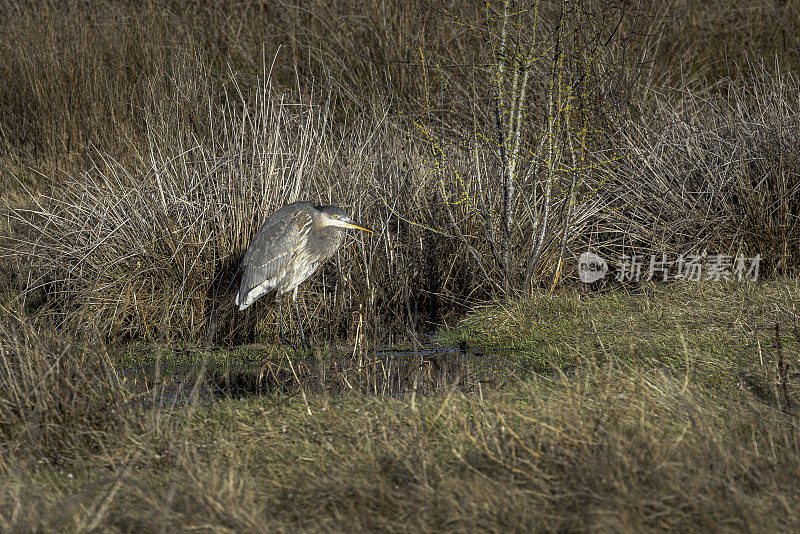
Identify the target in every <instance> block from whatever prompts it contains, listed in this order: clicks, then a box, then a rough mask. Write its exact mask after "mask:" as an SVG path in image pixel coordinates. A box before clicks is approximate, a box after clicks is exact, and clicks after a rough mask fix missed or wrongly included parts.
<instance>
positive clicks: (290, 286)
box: [236, 202, 372, 345]
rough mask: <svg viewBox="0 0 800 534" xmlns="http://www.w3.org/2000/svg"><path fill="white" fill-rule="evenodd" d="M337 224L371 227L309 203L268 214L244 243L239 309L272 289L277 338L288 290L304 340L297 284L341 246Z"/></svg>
mask: <svg viewBox="0 0 800 534" xmlns="http://www.w3.org/2000/svg"><path fill="white" fill-rule="evenodd" d="M343 228H356V229H358V230H364V231H365V232H372V230H370V229H368V228H364V227H363V226H361V225H359V224H356V223H355V222H354V221H353V220H352V219H351V218H350V217H349V216H348V215H347V213H345V212H344V210H343V209H342V208H340V207H338V206H314V205H313V204H312V203H310V202H293V203H292V204H288V205H286V206H283V207H282V208H280V209H279V210H278V211H276V212H275V213H273V214H272V215H271V216H270V218H269V219H267V221H266V222H265V223H264V224H263V225H262V226H261V228H260V229H259V230H258V232H257V233H256V236H255V237H254V238H253V242H252V243H250V247H249V248H248V249H247V252H246V253H245V255H244V260H243V261H242V267H241V270H242V281H241V283H240V284H239V292H238V293H237V294H236V304H238V305H239V310H244V309H245V308H247V307H248V306H250V305H251V304H252V303H253V302H255V301H256V300H258V299H259V298H261V297H262V296H264V295H266V294H267V293H269V292H270V291H272V290H275V291H276V293H277V297H278V298H277V299H276V300H278V325H279V337H280V340H281V341H282V342H284V343H285V342H286V338H284V336H283V309H282V308H283V299H282V298H281V297H282V296H283V294H284V293H288V292H289V291H294V295H293V297H292V299H293V300H294V307H295V310H296V312H297V319H298V321H299V322H300V338H301V340H302V343H303V344H304V345H305V344H306V337H305V333H304V332H303V322H302V319H300V306H299V305H298V303H297V286H299V285H300V284H302V283H303V282H304V281H305V280H306V279H307V278H308V277H310V276H311V275H312V274H314V272H315V271H316V270H317V269H318V268H319V266H320V265H322V264H323V263H324V262H325V260H327V259H328V258H330V257H331V256H333V255H334V254H335V253H336V251H337V250H338V248H339V247H340V246H341V244H342V241H343V238H344V232H343V231H342V229H343Z"/></svg>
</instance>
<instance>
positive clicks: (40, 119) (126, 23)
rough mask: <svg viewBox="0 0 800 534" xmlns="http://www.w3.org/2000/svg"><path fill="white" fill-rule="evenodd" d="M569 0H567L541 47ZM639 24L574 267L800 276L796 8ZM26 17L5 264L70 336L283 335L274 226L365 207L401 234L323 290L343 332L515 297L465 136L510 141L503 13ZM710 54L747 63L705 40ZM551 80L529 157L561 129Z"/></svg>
mask: <svg viewBox="0 0 800 534" xmlns="http://www.w3.org/2000/svg"><path fill="white" fill-rule="evenodd" d="M555 7H556V4H551V3H547V2H546V3H544V4H543V5H542V17H543V18H542V21H541V24H542V26H541V28H542V31H543V33H542V35H546V34H547V31H546V30H547V29H548V28H552V25H553V20H554V19H553V16H555V14H556V13H557V10H556V9H554V8H555ZM639 7H640V8H641V9H639V10H636V11H635V12H631V16H632V17H633V18H632V19H630V20H628V19H625V24H624V25H623V26H622V29H623V30H624V31H628V32H629V31H632V30H633V29H636V28H638V29H640V30H644V29H647V32H645V33H647V35H646V36H643V37H641V38H636V39H634V38H631V39H627V40H625V41H621V42H615V43H614V44H613V46H612V47H610V48H609V49H608V50H604V51H603V53H604V54H610V55H609V56H608V57H609V58H611V57H616V55H618V54H620V53H622V52H623V51H624V55H623V56H621V57H622V58H624V61H623V60H621V63H619V65H618V66H617V67H615V69H618V70H615V71H614V72H615V73H617V74H618V75H619V80H620V84H621V85H619V86H617V85H613V84H612V85H613V87H612V86H608V87H606V86H604V85H602V84H601V86H600V87H601V89H602V88H603V87H606V88H605V89H603V91H605V90H606V89H607V90H608V91H607V92H606V93H607V94H606V93H603V95H601V96H602V98H601V101H599V102H598V106H600V107H599V108H598V109H597V113H598V115H597V116H596V117H593V120H595V119H596V124H594V123H593V126H594V127H596V128H600V130H598V132H595V134H593V135H594V136H595V137H596V139H595V140H594V141H593V142H594V143H595V144H594V145H593V148H592V150H593V152H592V153H591V154H590V155H589V160H590V161H596V162H605V163H604V164H602V165H600V167H598V168H597V169H595V170H594V171H593V172H591V173H587V175H586V177H585V179H584V181H583V182H582V185H581V187H579V188H578V190H577V191H576V204H575V207H574V208H573V209H571V210H570V213H569V228H570V231H569V234H568V235H567V236H566V237H567V238H566V258H567V261H568V263H569V262H571V261H572V258H573V257H576V256H577V255H578V254H579V253H580V252H581V251H583V250H584V249H585V248H586V247H587V246H592V247H593V248H595V249H598V250H600V252H601V253H604V255H605V256H606V257H616V256H618V254H619V253H620V252H624V251H630V250H636V251H638V252H640V253H647V252H649V251H655V252H659V253H660V252H672V251H678V252H690V251H692V250H695V249H700V248H707V249H708V250H709V252H710V253H723V252H737V251H742V252H745V253H748V254H751V255H752V254H753V253H754V252H756V251H758V252H761V253H762V255H763V256H764V270H763V271H762V272H763V274H771V272H773V271H774V272H779V273H783V274H786V273H791V272H794V271H795V270H796V266H797V262H796V258H797V254H798V251H799V250H800V249H798V235H797V231H796V228H798V227H799V226H798V225H797V224H796V223H797V206H796V202H795V201H794V200H793V199H794V198H795V197H796V196H797V188H798V184H799V182H798V180H797V172H796V169H797V164H796V163H797V154H798V147H797V146H796V142H794V141H793V140H794V139H796V138H797V136H796V135H792V132H795V131H796V130H797V124H796V119H795V118H794V117H795V116H796V115H797V110H796V109H795V108H796V102H797V94H796V86H797V83H796V79H795V75H794V74H793V73H792V72H791V71H790V70H788V69H789V68H790V67H789V66H790V65H794V64H796V61H795V60H796V59H797V58H796V55H797V52H796V50H797V46H796V39H797V37H796V36H797V35H800V32H797V31H794V29H793V27H792V26H791V25H792V24H793V21H795V20H797V17H795V18H793V17H792V16H791V14H792V13H793V11H792V10H793V9H795V8H794V7H792V5H791V3H786V5H784V6H783V7H776V8H775V10H774V11H770V10H769V9H767V8H766V7H764V6H761V5H760V4H759V5H758V6H750V7H748V6H746V5H742V6H740V8H737V9H734V10H731V9H728V8H727V7H726V8H725V9H723V8H722V7H721V5H720V6H717V7H716V8H714V7H713V6H711V5H704V6H702V8H701V7H699V6H693V7H692V8H691V9H690V10H689V11H688V12H687V13H685V14H684V15H681V13H682V11H681V10H680V9H678V8H676V7H675V6H673V8H672V9H668V8H667V7H666V5H661V4H659V3H658V2H649V3H643V4H641V5H640V6H639ZM751 7H752V9H751ZM8 13H9V16H8V17H5V18H4V20H3V22H2V23H1V24H0V41H2V42H3V43H14V45H13V46H11V45H5V48H4V49H3V50H4V54H3V55H2V56H1V57H2V60H1V61H0V72H2V73H3V76H2V77H0V79H2V80H3V83H2V84H0V102H2V103H3V105H2V106H0V110H2V111H0V142H2V143H3V144H4V146H5V154H6V155H5V157H4V161H3V162H2V165H3V167H4V171H3V172H4V178H3V182H4V183H7V184H10V185H11V186H12V187H10V188H8V191H6V192H4V201H5V202H6V203H7V204H8V207H9V209H10V212H9V213H10V217H6V220H5V224H4V228H3V230H2V234H0V235H2V236H3V237H4V238H5V239H3V240H2V242H0V247H2V250H3V251H4V252H3V255H4V256H6V258H8V260H7V261H8V263H7V264H4V266H3V269H4V270H10V271H11V272H10V276H11V277H12V278H13V285H14V287H15V290H14V291H15V292H18V291H19V289H27V291H25V292H24V293H23V296H21V297H20V298H18V299H17V303H16V304H15V306H16V307H17V308H18V309H23V308H27V309H28V311H32V310H34V309H37V308H40V307H41V305H42V304H45V306H44V307H43V308H41V309H40V310H39V312H38V313H40V314H41V315H43V316H49V317H50V318H51V320H52V321H53V322H54V323H55V324H65V325H66V324H69V325H72V326H77V327H78V328H79V329H80V330H81V331H84V332H92V334H91V335H92V336H93V335H94V332H95V330H97V331H99V332H101V333H102V335H103V336H104V337H106V338H107V339H110V340H124V339H128V338H139V337H143V338H147V339H154V340H161V341H170V340H191V341H193V342H200V341H210V342H212V343H229V342H241V341H248V340H249V341H258V340H260V339H271V334H270V333H268V332H267V331H268V330H271V329H270V328H268V327H267V325H270V324H272V322H273V319H274V318H273V317H272V315H271V312H270V311H269V310H270V307H269V306H260V307H258V308H259V309H258V310H255V311H254V312H252V313H251V314H249V315H248V316H247V318H246V319H245V320H244V321H242V320H241V317H239V316H237V315H236V314H234V313H233V310H232V307H231V306H230V300H231V295H230V293H229V287H230V285H231V280H232V278H233V276H234V272H235V271H234V267H235V265H236V263H237V261H238V259H239V258H240V257H241V254H242V253H243V251H244V248H245V247H246V244H247V243H248V241H249V239H250V237H251V236H252V234H253V232H254V231H255V229H256V228H257V227H258V225H259V223H260V222H261V221H262V220H263V219H264V218H265V217H266V215H267V214H268V213H269V212H270V211H272V210H273V209H275V208H276V207H278V206H279V205H281V204H283V203H285V202H287V201H290V200H295V199H297V198H310V199H315V200H319V201H325V202H327V201H333V202H337V203H342V204H346V205H348V207H349V209H350V210H351V211H353V212H354V215H356V216H358V217H359V218H361V219H363V220H366V221H368V223H369V224H371V225H373V226H376V227H378V228H382V229H383V233H382V234H380V235H378V236H375V237H374V238H370V239H367V240H365V241H363V242H357V243H355V244H354V245H353V246H351V247H348V248H347V249H346V250H344V251H343V252H342V253H341V254H340V255H339V256H338V258H337V260H336V263H335V264H330V265H328V266H327V268H326V269H325V271H324V272H323V274H322V276H319V277H317V278H316V279H315V280H314V281H313V282H312V283H310V284H309V285H308V286H307V289H308V290H309V291H308V293H307V295H306V296H307V297H308V298H307V299H304V302H305V307H306V311H307V313H308V316H309V317H312V318H314V319H315V324H313V325H312V326H313V328H314V330H316V331H323V330H324V334H325V335H326V337H327V336H331V335H333V336H353V335H355V332H356V330H357V329H358V328H359V326H358V325H359V324H360V325H362V326H361V330H360V332H362V333H363V332H369V333H370V335H371V336H372V337H374V338H375V339H376V340H378V341H384V342H394V341H396V340H397V339H400V338H402V336H403V335H404V333H405V331H406V328H407V326H408V325H427V326H431V325H435V324H441V323H443V322H449V321H450V320H452V319H453V318H454V317H457V316H458V315H459V314H460V313H463V312H464V311H465V310H466V309H468V308H469V307H470V306H472V305H473V304H475V303H477V302H482V301H485V300H487V299H491V298H493V297H494V296H497V295H498V294H502V293H503V291H504V286H503V278H504V276H505V274H504V270H503V269H504V268H503V262H501V261H500V260H499V259H498V250H497V246H496V245H497V244H498V243H499V241H500V238H499V237H498V236H495V237H493V238H492V237H491V236H492V235H494V234H493V232H494V230H493V229H497V228H500V226H501V221H500V218H501V212H502V195H501V194H500V193H499V188H500V181H499V180H500V179H499V172H498V159H497V158H498V156H497V154H495V153H494V149H493V148H492V146H491V143H489V144H486V145H485V146H484V145H478V146H480V147H482V148H481V150H480V154H478V152H476V151H475V150H474V148H475V146H473V145H472V144H471V141H468V140H467V141H465V139H466V138H465V137H464V136H465V135H466V136H467V137H469V136H472V135H476V132H481V133H482V134H485V135H486V136H489V137H491V135H492V133H491V126H490V124H489V123H490V122H491V121H490V120H489V118H488V117H489V115H490V114H488V111H487V109H488V108H487V104H486V101H485V98H484V97H483V96H481V95H483V94H484V93H486V91H487V90H488V88H489V86H490V84H491V75H490V74H489V73H487V72H488V71H487V68H486V63H485V62H484V59H486V60H488V59H491V57H490V54H491V51H490V50H488V49H487V44H486V43H485V42H483V41H482V39H481V38H479V33H476V32H474V31H465V30H464V29H463V27H461V26H459V24H458V23H457V21H466V20H472V21H475V22H476V23H481V24H484V23H486V22H485V21H483V22H481V21H482V20H483V19H482V18H481V17H483V16H484V15H485V12H484V11H483V7H482V6H479V5H477V4H475V5H472V4H465V5H463V6H461V7H459V9H458V10H455V11H452V10H451V11H447V12H445V11H443V10H440V9H437V8H436V6H431V5H427V4H420V5H419V6H416V7H414V6H411V7H409V6H399V7H398V6H394V7H390V6H389V5H378V4H375V5H372V4H370V5H367V6H362V5H361V4H359V5H355V4H353V5H351V4H350V3H348V2H341V3H338V4H335V5H333V6H329V5H322V4H313V5H310V6H308V7H307V8H304V9H299V8H297V7H296V6H290V5H284V4H274V5H270V6H261V5H255V4H251V3H230V4H226V5H220V6H206V7H203V5H201V4H197V5H195V6H193V7H191V8H189V10H188V11H184V10H183V9H180V10H179V9H177V8H175V6H173V5H172V4H170V3H169V2H156V1H154V2H151V3H148V4H147V5H146V6H144V8H142V9H141V10H140V9H137V8H135V7H134V6H133V5H131V4H128V3H125V2H114V1H109V2H106V3H104V4H103V5H98V4H85V3H81V2H67V3H52V4H47V9H45V10H44V11H42V10H36V9H33V5H32V4H27V3H24V2H21V3H16V4H15V5H14V6H13V8H9V10H8ZM453 17H455V18H453ZM725 17H733V18H734V19H735V20H736V21H737V24H731V23H730V21H729V20H727V19H726V18H725ZM764 20H774V21H777V22H776V23H775V24H771V23H770V24H761V23H760V22H758V21H761V22H763V21H764ZM235 21H238V22H235ZM648 21H649V22H648ZM645 22H647V23H648V24H649V26H646V27H644V26H641V27H640V26H636V24H644V23H645ZM634 23H635V24H634ZM757 23H758V24H757ZM486 24H488V23H486ZM621 31H622V30H621ZM625 35H632V34H625ZM709 35H713V36H714V38H715V39H716V42H718V43H722V44H721V45H720V46H718V47H701V45H700V43H702V42H704V41H703V40H702V39H706V38H708V36H709ZM745 37H746V39H747V40H749V42H752V43H753V44H754V48H752V49H751V52H753V50H760V49H765V50H766V49H768V47H769V43H778V44H779V46H777V47H774V46H773V48H772V49H771V50H772V51H773V52H774V55H775V61H772V59H770V60H768V61H764V62H759V61H753V60H751V59H749V58H751V57H752V56H747V55H746V54H744V53H743V52H741V49H742V47H741V46H740V43H741V42H742V39H743V38H745ZM687 42H689V43H694V44H692V46H688V47H687V46H684V44H685V43H687ZM725 43H729V44H728V45H726V44H725ZM734 51H735V52H736V53H735V54H734V53H733V52H734ZM421 53H424V56H425V58H427V59H426V60H425V61H427V63H426V65H429V67H426V68H422V64H421V63H420V61H422V60H421V59H420V54H421ZM714 54H719V55H714ZM743 54H744V55H743ZM604 57H605V56H604ZM726 58H727V63H726V62H724V61H723V59H726ZM435 65H460V67H459V68H450V67H446V68H445V67H442V69H439V70H438V71H437V70H436V68H434V67H431V66H435ZM431 69H433V70H431ZM537 69H538V70H534V71H532V74H531V76H532V79H531V82H530V83H531V87H532V88H533V89H532V90H531V95H530V98H529V101H528V102H526V106H528V108H529V109H530V110H531V111H536V112H535V113H530V114H528V115H526V120H528V121H530V124H529V125H528V126H527V127H526V128H527V129H526V130H525V132H526V133H525V135H524V136H523V139H522V147H523V152H524V150H528V149H531V150H533V149H534V148H535V147H536V146H538V145H537V143H538V142H539V141H540V138H539V136H540V134H541V132H540V130H541V128H542V125H543V122H542V120H543V119H542V117H541V116H540V115H541V114H540V113H539V112H538V111H537V110H540V108H542V106H543V98H545V96H546V94H545V93H543V92H542V90H543V89H542V88H544V87H545V86H546V85H547V83H546V82H547V76H548V73H547V69H544V70H542V69H541V68H539V67H537ZM609 72H610V71H609ZM617 74H615V75H614V76H615V79H616V77H617ZM623 82H624V83H623ZM723 82H724V83H723ZM443 83H446V85H442V84H443ZM487 84H489V85H487ZM622 86H626V87H627V89H626V90H625V91H622ZM537 88H538V89H537ZM621 91H622V92H621ZM601 92H602V91H601ZM437 99H438V100H437ZM431 102H433V104H431ZM437 102H439V103H437ZM440 104H441V105H445V104H446V106H445V108H446V109H445V108H442V109H441V111H442V113H439V111H437V110H439V107H437V106H440ZM625 105H627V107H625ZM620 106H622V107H620ZM626 109H627V111H625V110H626ZM433 111H436V113H433ZM653 117H657V118H658V120H655V119H653ZM415 121H417V122H421V123H422V124H424V125H427V126H428V127H430V128H431V131H434V132H437V133H436V136H435V138H434V139H427V138H425V136H423V135H421V134H420V130H419V128H418V127H417V126H414V125H413V123H414V122H415ZM467 130H470V131H471V133H469V132H467V133H465V132H466V131H467ZM472 130H474V131H472ZM462 134H463V135H462ZM440 150H443V152H441V151H440ZM534 152H535V150H534ZM443 154H446V156H444V155H443ZM478 156H479V157H478ZM443 158H444V159H443ZM544 172H545V170H544V169H543V167H542V165H541V162H538V161H537V160H536V158H533V157H527V156H526V157H525V158H523V161H521V162H520V166H519V169H518V173H517V174H518V175H519V184H518V190H517V200H516V202H517V205H518V206H519V207H518V208H517V210H518V212H517V218H516V220H515V223H514V227H513V229H512V234H511V243H510V246H511V248H512V250H513V257H514V258H516V259H515V260H514V261H513V265H512V268H511V271H512V273H511V275H510V276H511V279H512V281H513V282H514V284H513V285H514V286H515V287H516V288H517V289H519V290H522V291H529V290H530V288H529V287H522V285H523V284H522V280H523V279H524V276H523V274H524V273H526V270H527V269H528V267H529V265H526V263H528V262H527V258H528V257H529V250H530V249H531V247H532V236H533V235H534V231H535V229H537V225H538V224H539V222H540V220H539V219H538V218H537V213H536V207H537V204H536V202H537V201H535V200H534V202H533V204H531V203H530V199H536V198H537V195H539V196H540V195H541V193H542V187H543V186H542V184H543V183H544V180H545V176H544V175H543V173H544ZM20 183H21V184H24V186H25V188H27V191H30V194H28V193H27V192H26V190H25V189H23V187H21V186H19V185H18V184H20ZM568 189H569V177H568V176H567V175H564V176H560V177H559V178H558V179H557V180H556V181H555V183H554V195H553V199H552V203H553V213H554V215H555V217H556V219H555V220H554V221H553V223H552V225H551V227H550V228H549V230H548V232H546V239H545V241H544V243H543V253H542V257H541V261H539V262H538V263H537V265H536V267H535V269H533V270H532V274H533V278H534V285H539V286H543V285H549V284H550V281H551V280H552V278H553V275H554V273H555V271H556V270H557V265H558V264H557V259H558V257H559V252H560V251H559V248H560V242H561V240H562V236H561V234H562V232H563V229H564V221H563V219H564V217H565V215H564V203H563V200H564V199H565V198H566V196H567V190H568ZM210 214H213V216H210ZM9 237H10V238H11V239H7V238H9ZM337 271H339V272H341V275H340V274H338V273H337ZM570 271H571V269H562V270H561V273H562V275H563V274H564V273H568V272H570ZM323 298H324V302H323V300H322V299H323ZM256 326H258V328H254V327H256ZM253 332H257V334H253Z"/></svg>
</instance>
